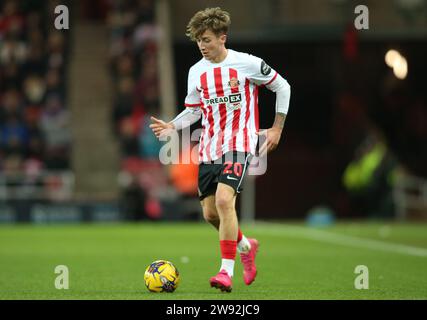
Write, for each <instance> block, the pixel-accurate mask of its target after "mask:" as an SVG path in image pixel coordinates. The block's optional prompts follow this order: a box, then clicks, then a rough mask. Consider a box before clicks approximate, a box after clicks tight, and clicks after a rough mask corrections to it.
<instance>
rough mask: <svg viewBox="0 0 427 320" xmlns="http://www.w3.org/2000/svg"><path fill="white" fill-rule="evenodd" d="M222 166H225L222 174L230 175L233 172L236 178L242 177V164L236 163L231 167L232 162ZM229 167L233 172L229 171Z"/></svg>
mask: <svg viewBox="0 0 427 320" xmlns="http://www.w3.org/2000/svg"><path fill="white" fill-rule="evenodd" d="M224 165H225V169H224V172H223V173H224V174H232V173H233V171H234V174H235V175H236V176H237V177H240V176H241V175H242V171H243V169H242V164H241V163H239V162H236V163H234V166H233V163H232V162H230V161H227V162H226V163H224ZM231 167H233V170H231Z"/></svg>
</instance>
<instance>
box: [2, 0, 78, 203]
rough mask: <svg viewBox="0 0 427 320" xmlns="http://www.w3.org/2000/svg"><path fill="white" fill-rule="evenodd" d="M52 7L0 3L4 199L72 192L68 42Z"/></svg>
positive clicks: (12, 1) (61, 196)
mask: <svg viewBox="0 0 427 320" xmlns="http://www.w3.org/2000/svg"><path fill="white" fill-rule="evenodd" d="M52 3H53V1H46V2H44V1H43V2H42V1H25V2H22V1H15V0H7V1H0V8H1V14H0V146H1V148H0V177H1V179H0V190H1V192H0V199H1V200H6V199H7V200H10V201H15V200H16V199H21V198H22V199H26V200H31V199H32V200H34V199H45V200H55V199H64V198H68V197H70V195H71V192H72V186H73V179H74V178H73V174H72V172H71V170H70V151H71V146H72V141H71V135H70V129H69V113H68V110H67V92H66V85H65V84H66V77H67V62H68V51H69V37H68V34H67V33H64V32H59V31H57V30H55V29H54V28H53V27H52V26H53V19H54V16H53V10H51V5H52Z"/></svg>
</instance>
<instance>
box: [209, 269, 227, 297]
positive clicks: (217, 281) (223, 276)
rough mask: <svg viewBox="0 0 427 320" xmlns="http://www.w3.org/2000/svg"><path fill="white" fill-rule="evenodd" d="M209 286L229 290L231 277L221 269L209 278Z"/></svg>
mask: <svg viewBox="0 0 427 320" xmlns="http://www.w3.org/2000/svg"><path fill="white" fill-rule="evenodd" d="M209 283H210V284H211V287H213V288H217V289H220V290H221V291H226V292H231V286H232V282H231V278H230V276H229V275H228V273H227V271H225V270H221V271H220V272H219V273H218V274H217V275H216V276H214V277H212V278H210V280H209Z"/></svg>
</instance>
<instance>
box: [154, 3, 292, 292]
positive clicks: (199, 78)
mask: <svg viewBox="0 0 427 320" xmlns="http://www.w3.org/2000/svg"><path fill="white" fill-rule="evenodd" d="M230 22H231V19H230V14H229V13H228V12H226V11H224V10H222V9H221V8H206V9H204V10H201V11H199V12H197V13H196V14H195V15H194V16H193V17H192V18H191V20H190V22H189V23H188V25H187V33H186V35H187V36H188V37H189V38H190V39H191V40H192V41H195V42H196V43H197V46H198V48H199V50H200V53H201V54H202V56H203V57H202V58H201V59H200V60H199V61H198V62H197V63H196V64H194V65H193V66H192V67H191V68H190V70H189V73H188V88H187V96H186V98H185V107H186V108H185V110H184V111H183V112H181V113H180V114H179V115H178V116H177V117H176V118H175V119H173V120H172V121H170V122H165V121H162V120H160V119H156V118H154V117H152V118H151V120H152V124H151V125H150V128H151V129H152V130H153V132H154V134H155V135H156V136H157V137H161V136H163V135H165V134H167V131H169V130H171V129H175V130H180V129H183V128H184V127H186V126H189V125H191V124H193V123H195V122H196V121H198V120H199V119H200V118H202V133H201V136H200V139H199V175H198V189H199V198H200V202H201V205H202V209H203V216H204V218H205V220H206V221H207V222H209V223H210V224H212V225H213V226H214V227H215V228H216V229H217V230H218V231H219V244H220V250H221V258H222V260H221V267H220V268H219V273H218V274H217V275H215V276H213V277H212V278H210V280H209V282H210V285H211V286H212V287H215V288H218V289H220V290H221V291H226V292H230V291H231V289H232V278H233V272H234V262H235V257H236V252H239V253H240V258H241V262H242V264H243V269H244V272H243V279H244V282H245V284H246V285H250V284H251V283H252V282H253V281H254V280H255V277H256V275H257V268H256V265H255V257H256V255H257V251H258V246H259V243H258V241H257V240H256V239H253V238H246V237H245V236H244V235H243V234H242V231H241V230H240V228H239V223H238V218H237V213H236V208H235V204H236V196H237V193H240V192H241V191H242V187H241V185H242V180H243V178H244V176H245V174H246V172H247V168H248V165H249V163H250V160H251V158H252V157H253V155H255V150H256V146H257V143H258V136H261V135H264V136H265V141H264V143H263V144H262V145H261V146H260V150H259V153H260V154H264V153H265V152H270V151H272V150H274V149H275V148H276V147H277V145H278V144H279V140H280V137H281V135H282V131H283V127H284V123H285V119H286V115H287V112H288V108H289V101H290V93H291V90H290V85H289V84H288V82H287V81H286V80H285V79H284V78H283V77H282V76H281V75H279V74H278V73H277V72H276V71H275V70H273V69H272V68H271V67H270V66H269V65H268V64H266V63H265V62H264V61H263V60H262V59H260V58H258V57H256V56H253V55H250V54H247V53H242V52H237V51H234V50H232V49H228V48H226V41H227V33H228V29H229V26H230ZM260 86H265V87H266V88H268V89H269V90H271V91H273V92H275V93H276V115H275V119H274V124H273V126H272V127H271V128H270V129H268V130H263V131H262V132H259V128H258V88H259V87H260Z"/></svg>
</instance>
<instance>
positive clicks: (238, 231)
mask: <svg viewBox="0 0 427 320" xmlns="http://www.w3.org/2000/svg"><path fill="white" fill-rule="evenodd" d="M242 237H243V233H242V231H241V230H240V228H239V230H237V243H239V242H240V240H242Z"/></svg>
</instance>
